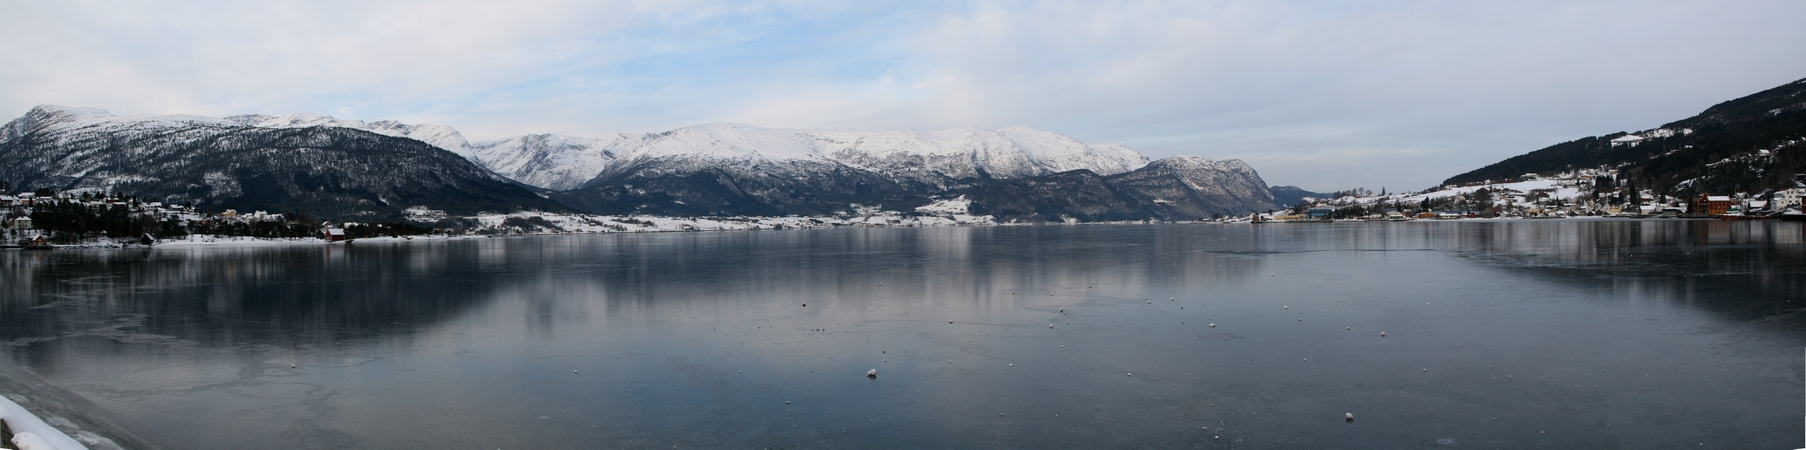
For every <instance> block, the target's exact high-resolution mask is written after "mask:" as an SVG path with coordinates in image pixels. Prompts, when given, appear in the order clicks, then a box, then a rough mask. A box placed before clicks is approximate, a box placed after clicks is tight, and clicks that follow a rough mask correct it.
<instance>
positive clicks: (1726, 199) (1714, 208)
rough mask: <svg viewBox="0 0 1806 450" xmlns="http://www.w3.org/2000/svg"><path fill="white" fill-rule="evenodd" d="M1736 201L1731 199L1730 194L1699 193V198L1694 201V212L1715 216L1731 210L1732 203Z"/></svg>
mask: <svg viewBox="0 0 1806 450" xmlns="http://www.w3.org/2000/svg"><path fill="white" fill-rule="evenodd" d="M1734 203H1735V202H1733V201H1731V196H1728V195H1710V194H1699V200H1695V201H1694V202H1693V212H1696V213H1705V214H1710V215H1714V216H1718V215H1723V214H1724V213H1725V212H1726V211H1730V210H1731V205H1732V204H1734Z"/></svg>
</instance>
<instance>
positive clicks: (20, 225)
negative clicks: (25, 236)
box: [13, 217, 31, 230]
mask: <svg viewBox="0 0 1806 450" xmlns="http://www.w3.org/2000/svg"><path fill="white" fill-rule="evenodd" d="M13 228H17V229H21V230H29V229H31V218H30V217H20V218H17V219H13Z"/></svg>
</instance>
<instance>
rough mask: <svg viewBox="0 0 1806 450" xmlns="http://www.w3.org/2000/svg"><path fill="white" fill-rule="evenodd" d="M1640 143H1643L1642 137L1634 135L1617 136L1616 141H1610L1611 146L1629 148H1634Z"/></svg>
mask: <svg viewBox="0 0 1806 450" xmlns="http://www.w3.org/2000/svg"><path fill="white" fill-rule="evenodd" d="M1642 142H1643V137H1642V136H1638V135H1634V134H1626V135H1623V136H1619V137H1618V138H1616V139H1612V146H1613V147H1617V146H1620V145H1628V146H1631V147H1636V146H1637V144H1639V143H1642Z"/></svg>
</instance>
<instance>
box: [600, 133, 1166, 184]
mask: <svg viewBox="0 0 1806 450" xmlns="http://www.w3.org/2000/svg"><path fill="white" fill-rule="evenodd" d="M1147 161H1148V160H1147V157H1145V156H1142V155H1141V154H1140V153H1137V152H1135V151H1134V150H1130V149H1129V148H1128V147H1123V146H1120V145H1105V146H1093V145H1086V144H1084V143H1081V142H1079V141H1077V140H1074V139H1072V138H1070V137H1067V136H1065V135H1061V134H1057V133H1051V132H1047V131H1040V130H1034V129H1029V128H1022V127H1012V128H1004V129H999V130H986V129H982V128H977V127H969V128H959V129H952V130H939V131H917V130H886V131H852V130H790V129H775V128H763V127H755V126H751V125H742V124H730V123H715V124H704V125H694V126H689V127H684V128H679V129H676V130H672V131H668V132H664V133H658V134H654V135H650V136H648V139H647V140H646V141H645V142H643V143H642V144H640V145H639V146H638V147H635V148H633V149H631V150H629V151H627V152H625V153H623V154H622V155H621V158H620V162H619V163H618V164H616V165H614V166H613V167H610V168H608V169H606V170H604V171H603V172H602V173H601V175H602V176H601V177H599V178H606V177H608V176H612V175H621V174H626V173H629V172H633V171H636V170H645V169H646V168H647V167H648V166H664V167H665V168H664V169H660V171H661V172H682V171H689V170H699V169H701V168H705V167H706V168H720V169H726V170H732V169H734V168H737V167H747V166H752V165H758V166H765V167H769V166H773V165H785V164H787V163H791V162H796V163H828V164H837V165H844V166H847V167H851V168H855V169H859V170H864V171H870V172H876V173H878V174H881V175H883V176H885V177H888V178H890V179H891V180H893V181H895V182H899V183H904V184H920V185H926V186H930V187H933V188H937V189H945V188H948V187H951V186H953V185H957V184H962V183H970V182H973V181H980V180H986V179H1016V178H1026V177H1033V176H1040V175H1046V174H1051V173H1057V172H1065V171H1069V170H1077V169H1087V170H1091V171H1093V172H1096V173H1098V174H1102V175H1110V174H1117V173H1122V172H1127V171H1130V170H1134V169H1137V168H1140V167H1141V166H1143V165H1146V164H1147Z"/></svg>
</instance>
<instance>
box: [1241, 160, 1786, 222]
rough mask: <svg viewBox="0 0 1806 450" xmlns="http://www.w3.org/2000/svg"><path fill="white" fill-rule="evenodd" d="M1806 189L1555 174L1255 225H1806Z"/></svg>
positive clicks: (1598, 172)
mask: <svg viewBox="0 0 1806 450" xmlns="http://www.w3.org/2000/svg"><path fill="white" fill-rule="evenodd" d="M1803 194H1806V188H1799V187H1796V188H1792V189H1783V190H1779V191H1775V192H1765V193H1758V194H1751V193H1745V192H1726V193H1717V192H1700V193H1697V194H1693V195H1686V196H1670V195H1663V194H1658V193H1654V192H1651V191H1650V190H1648V189H1639V188H1638V187H1637V186H1636V185H1635V184H1634V183H1631V182H1628V181H1627V180H1620V179H1619V178H1618V171H1617V170H1614V169H1582V170H1575V171H1571V172H1564V173H1558V174H1552V175H1546V176H1545V175H1538V174H1524V175H1523V176H1520V177H1516V178H1513V179H1506V180H1499V181H1492V180H1488V181H1482V182H1475V183H1466V184H1461V185H1447V186H1441V187H1439V188H1436V189H1431V190H1426V191H1421V192H1411V193H1390V194H1389V193H1386V192H1384V190H1382V191H1381V192H1378V193H1375V192H1371V191H1367V190H1363V189H1356V190H1351V191H1344V192H1338V193H1336V194H1334V197H1333V198H1322V199H1318V198H1306V199H1305V200H1304V201H1302V202H1299V203H1298V204H1297V205H1296V206H1293V207H1292V208H1290V209H1287V210H1283V211H1274V212H1269V213H1262V214H1252V215H1249V216H1247V217H1245V218H1238V219H1234V220H1238V221H1239V220H1246V221H1252V222H1300V221H1372V220H1385V221H1405V220H1450V219H1492V218H1521V219H1554V218H1567V217H1623V218H1717V219H1723V220H1767V219H1783V220H1806V215H1801V213H1800V199H1801V196H1802V195H1803Z"/></svg>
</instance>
